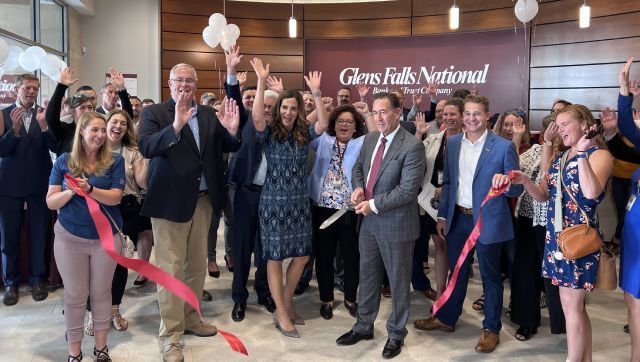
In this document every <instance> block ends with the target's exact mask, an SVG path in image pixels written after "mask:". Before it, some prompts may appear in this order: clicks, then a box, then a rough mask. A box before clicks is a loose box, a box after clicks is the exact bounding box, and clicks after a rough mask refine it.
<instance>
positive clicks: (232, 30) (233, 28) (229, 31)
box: [224, 24, 240, 40]
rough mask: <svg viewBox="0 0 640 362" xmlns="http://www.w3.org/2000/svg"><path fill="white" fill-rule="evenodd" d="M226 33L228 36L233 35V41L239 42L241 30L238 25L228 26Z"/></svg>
mask: <svg viewBox="0 0 640 362" xmlns="http://www.w3.org/2000/svg"><path fill="white" fill-rule="evenodd" d="M224 32H225V33H227V34H231V35H232V37H233V39H235V40H238V38H239V37H240V28H239V27H238V26H237V25H236V24H227V27H226V28H225V29H224Z"/></svg>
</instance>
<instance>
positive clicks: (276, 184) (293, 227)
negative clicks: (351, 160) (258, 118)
mask: <svg viewBox="0 0 640 362" xmlns="http://www.w3.org/2000/svg"><path fill="white" fill-rule="evenodd" d="M312 127H313V126H311V127H310V128H309V136H310V137H309V140H311V139H312V137H317V135H316V134H315V132H314V130H313V128H312ZM256 135H257V139H258V142H261V143H262V144H263V146H264V148H263V149H264V153H265V157H266V159H267V177H266V179H265V181H264V185H263V186H262V194H261V196H260V206H259V207H258V215H259V220H260V234H261V238H262V248H263V256H264V258H265V259H266V260H284V259H287V258H292V257H296V256H306V255H310V254H311V235H312V226H311V201H310V199H309V187H308V177H307V154H308V152H309V145H308V144H306V145H304V146H300V145H298V144H297V143H296V142H294V140H293V137H292V136H291V134H289V138H288V140H287V141H284V142H279V141H277V140H275V139H273V138H271V129H270V128H269V127H267V128H266V129H265V131H264V132H256Z"/></svg>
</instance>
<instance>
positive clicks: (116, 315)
mask: <svg viewBox="0 0 640 362" xmlns="http://www.w3.org/2000/svg"><path fill="white" fill-rule="evenodd" d="M111 324H112V325H113V328H115V329H116V331H124V330H125V329H127V328H128V327H129V322H127V320H126V319H124V317H123V316H122V314H120V306H119V305H112V306H111Z"/></svg>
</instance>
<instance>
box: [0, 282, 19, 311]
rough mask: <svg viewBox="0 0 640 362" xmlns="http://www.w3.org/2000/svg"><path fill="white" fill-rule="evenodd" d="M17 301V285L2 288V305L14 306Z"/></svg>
mask: <svg viewBox="0 0 640 362" xmlns="http://www.w3.org/2000/svg"><path fill="white" fill-rule="evenodd" d="M18 299H20V297H19V296H18V286H17V285H11V286H8V287H6V288H4V297H3V298H2V303H4V305H7V306H9V305H14V304H16V303H18Z"/></svg>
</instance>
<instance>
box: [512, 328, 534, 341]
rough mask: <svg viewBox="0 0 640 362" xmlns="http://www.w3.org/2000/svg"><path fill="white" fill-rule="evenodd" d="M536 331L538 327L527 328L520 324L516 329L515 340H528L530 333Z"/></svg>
mask: <svg viewBox="0 0 640 362" xmlns="http://www.w3.org/2000/svg"><path fill="white" fill-rule="evenodd" d="M536 333H538V328H529V327H523V326H520V328H518V330H517V331H516V334H515V337H516V339H517V340H519V341H521V342H524V341H528V340H529V339H530V338H531V336H532V335H534V334H536Z"/></svg>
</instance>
